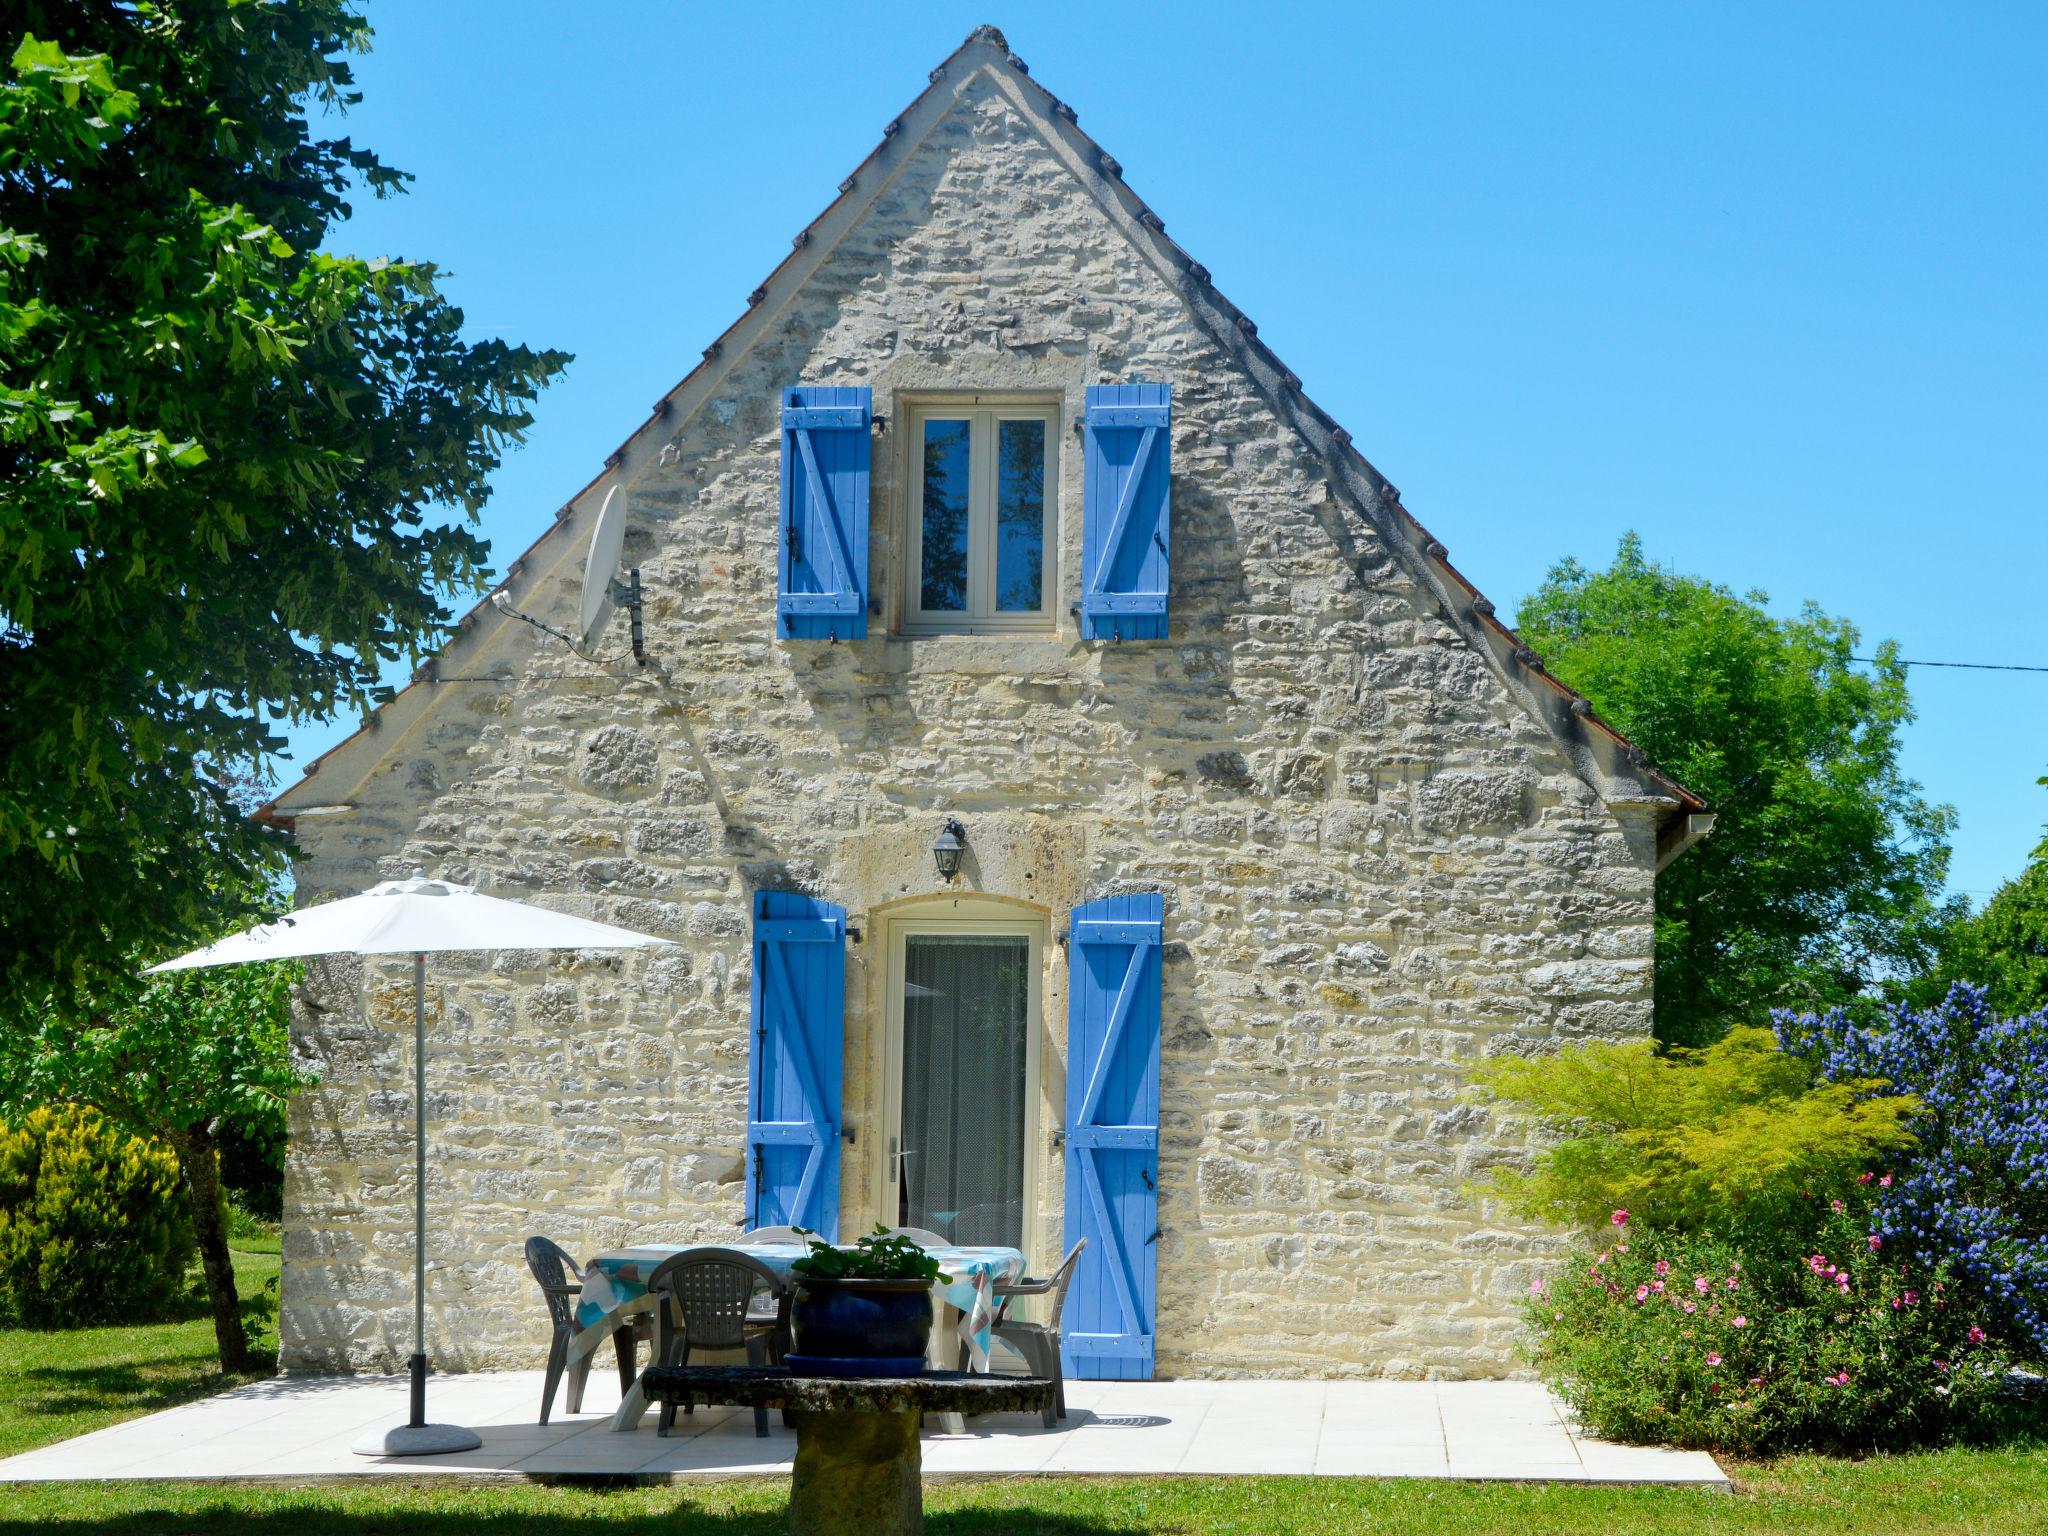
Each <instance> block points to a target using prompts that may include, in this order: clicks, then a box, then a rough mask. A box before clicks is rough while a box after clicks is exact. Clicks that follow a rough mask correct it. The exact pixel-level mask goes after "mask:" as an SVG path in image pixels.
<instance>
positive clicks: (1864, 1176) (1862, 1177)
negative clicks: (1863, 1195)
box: [1856, 1169, 1877, 1184]
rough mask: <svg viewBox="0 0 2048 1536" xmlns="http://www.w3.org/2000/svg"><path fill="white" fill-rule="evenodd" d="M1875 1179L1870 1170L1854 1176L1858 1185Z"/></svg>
mask: <svg viewBox="0 0 2048 1536" xmlns="http://www.w3.org/2000/svg"><path fill="white" fill-rule="evenodd" d="M1876 1177H1877V1175H1876V1174H1874V1173H1872V1172H1870V1170H1868V1169H1865V1170H1864V1171H1863V1172H1862V1173H1859V1174H1857V1175H1856V1182H1857V1183H1858V1184H1868V1183H1869V1182H1870V1181H1871V1180H1872V1179H1874V1178H1876Z"/></svg>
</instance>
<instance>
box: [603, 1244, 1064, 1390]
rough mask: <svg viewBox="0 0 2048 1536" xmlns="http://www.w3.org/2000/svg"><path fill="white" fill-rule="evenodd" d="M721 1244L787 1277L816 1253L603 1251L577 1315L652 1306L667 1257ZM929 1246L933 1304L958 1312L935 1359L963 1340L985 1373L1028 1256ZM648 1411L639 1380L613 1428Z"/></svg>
mask: <svg viewBox="0 0 2048 1536" xmlns="http://www.w3.org/2000/svg"><path fill="white" fill-rule="evenodd" d="M719 1246H728V1247H732V1248H734V1251H735V1252H739V1253H744V1254H746V1255H747V1256H748V1257H750V1258H755V1259H759V1260H760V1261H761V1262H762V1263H763V1264H765V1265H767V1266H768V1268H770V1269H772V1270H774V1271H775V1273H776V1274H777V1275H778V1276H779V1277H780V1278H781V1279H782V1281H783V1282H784V1283H785V1284H788V1283H789V1282H790V1281H791V1280H793V1279H794V1278H795V1272H794V1270H793V1268H792V1266H794V1265H795V1263H796V1261H797V1260H798V1259H800V1258H802V1257H804V1255H805V1254H807V1253H809V1252H810V1248H809V1247H808V1245H806V1244H803V1243H758V1244H756V1243H748V1244H744V1245H736V1244H725V1245H720V1244H704V1243H643V1244H640V1245H639V1246H637V1247H633V1248H620V1249H616V1250H614V1251H612V1252H610V1253H600V1254H599V1255H597V1257H595V1258H594V1259H592V1260H591V1261H590V1263H589V1264H588V1265H586V1266H585V1267H584V1271H583V1298H582V1301H581V1302H580V1303H579V1304H578V1306H577V1309H576V1321H577V1322H578V1323H581V1324H583V1325H584V1326H585V1327H588V1326H589V1325H590V1324H591V1323H594V1322H597V1321H599V1320H600V1319H602V1318H605V1317H608V1316H610V1315H612V1314H613V1313H615V1312H618V1311H621V1310H624V1309H638V1310H644V1309H645V1308H646V1307H647V1305H648V1302H647V1299H646V1298H647V1280H648V1277H649V1276H651V1275H652V1274H653V1273H654V1271H655V1269H656V1267H657V1266H659V1265H660V1263H661V1261H662V1260H663V1259H666V1258H669V1257H670V1256H671V1255H674V1254H678V1253H682V1252H683V1251H684V1250H685V1249H688V1248H701V1247H719ZM925 1251H926V1252H927V1253H929V1254H930V1255H931V1256H932V1257H933V1258H935V1259H937V1260H938V1261H939V1268H940V1270H941V1271H942V1276H941V1278H940V1279H939V1281H938V1282H937V1283H936V1284H934V1285H933V1286H932V1306H933V1308H934V1310H935V1311H936V1312H938V1314H939V1316H940V1317H941V1318H943V1317H944V1315H945V1311H946V1310H950V1311H951V1312H953V1313H955V1314H956V1315H957V1321H956V1323H955V1325H954V1327H953V1328H952V1329H950V1330H949V1329H945V1328H937V1327H935V1328H933V1329H932V1345H931V1352H930V1355H929V1357H928V1358H929V1359H930V1361H931V1363H932V1365H933V1366H934V1367H938V1368H950V1367H951V1366H952V1364H953V1355H954V1346H955V1344H956V1343H957V1344H964V1345H965V1346H966V1348H967V1358H968V1363H969V1365H970V1366H971V1367H972V1368H973V1370H974V1371H976V1372H979V1373H983V1374H985V1373H986V1372H987V1371H988V1368H989V1366H988V1346H989V1327H990V1324H991V1323H992V1322H993V1321H994V1319H995V1308H994V1305H993V1302H992V1299H991V1298H992V1293H993V1291H994V1288H995V1287H996V1286H998V1285H1008V1284H1010V1283H1011V1282H1013V1281H1016V1280H1018V1279H1021V1278H1022V1277H1023V1274H1024V1255H1023V1253H1022V1252H1020V1251H1019V1250H1017V1249H1015V1248H1001V1247H978V1246H976V1247H970V1246H947V1247H940V1248H927V1249H926V1250H925ZM656 1363H657V1364H658V1363H659V1362H656ZM646 1411H647V1395H646V1393H645V1392H644V1391H643V1390H642V1388H641V1384H640V1383H639V1382H638V1381H635V1382H634V1383H633V1386H632V1388H631V1389H630V1390H629V1391H628V1392H627V1393H626V1396H625V1399H624V1401H622V1402H621V1403H620V1404H619V1408H618V1412H617V1413H615V1414H613V1415H612V1428H613V1429H616V1430H628V1429H633V1428H635V1427H637V1426H638V1424H639V1423H640V1419H641V1416H642V1415H643V1414H645V1413H646ZM955 1427H957V1426H955Z"/></svg>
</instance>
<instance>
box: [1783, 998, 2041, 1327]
mask: <svg viewBox="0 0 2048 1536" xmlns="http://www.w3.org/2000/svg"><path fill="white" fill-rule="evenodd" d="M1773 1022H1774V1024H1775V1025H1776V1027H1777V1032H1778V1038H1779V1039H1780V1041H1782V1042H1783V1044H1784V1046H1785V1048H1786V1050H1787V1051H1790V1052H1792V1053H1795V1054H1797V1055H1800V1056H1803V1057H1806V1058H1807V1059H1809V1060H1810V1061H1812V1062H1813V1063H1814V1064H1816V1065H1817V1066H1818V1068H1819V1070H1820V1073H1821V1075H1822V1076H1823V1077H1824V1078H1826V1079H1827V1080H1829V1081H1831V1082H1834V1083H1838V1084H1839V1083H1845V1082H1853V1081H1859V1080H1865V1079H1869V1078H1873V1077H1879V1078H1884V1079H1886V1080H1887V1081H1888V1082H1890V1083H1891V1084H1892V1085H1893V1087H1894V1088H1895V1089H1896V1090H1897V1091H1898V1092H1901V1093H1907V1094H1911V1095H1913V1096H1914V1098H1915V1099H1916V1100H1917V1101H1918V1102H1917V1105H1916V1108H1915V1112H1914V1114H1913V1116H1912V1119H1911V1122H1910V1123H1911V1126H1912V1129H1913V1131H1914V1132H1915V1134H1916V1136H1917V1138H1918V1141H1917V1145H1916V1146H1915V1147H1914V1149H1913V1151H1912V1153H1911V1155H1910V1156H1909V1157H1903V1158H1897V1159H1894V1160H1893V1163H1892V1166H1891V1168H1890V1169H1889V1170H1888V1171H1885V1172H1882V1173H1879V1174H1876V1175H1875V1176H1874V1177H1872V1178H1871V1182H1870V1184H1869V1185H1868V1186H1867V1188H1868V1190H1869V1192H1870V1194H1871V1196H1872V1198H1873V1199H1874V1202H1875V1213H1876V1220H1875V1227H1876V1230H1877V1231H1878V1233H1879V1234H1880V1235H1881V1236H1882V1238H1883V1239H1884V1241H1885V1242H1887V1243H1888V1244H1890V1245H1891V1246H1892V1247H1894V1248H1896V1249H1899V1250H1902V1251H1904V1252H1907V1253H1909V1254H1911V1255H1913V1256H1915V1257H1917V1258H1919V1259H1921V1260H1923V1261H1931V1262H1941V1263H1945V1264H1947V1265H1948V1266H1950V1267H1951V1268H1952V1269H1953V1270H1954V1272H1955V1274H1956V1277H1957V1278H1958V1279H1959V1280H1963V1281H1965V1282H1967V1283H1968V1284H1969V1285H1970V1286H1972V1287H1973V1288H1975V1289H1976V1290H1977V1291H1978V1292H1979V1293H1981V1294H1982V1295H1983V1297H1984V1298H1985V1300H1986V1301H1987V1302H1988V1303H1989V1304H1990V1318H1991V1320H1995V1322H1996V1324H1997V1326H1996V1327H1995V1328H1994V1329H1993V1331H1994V1332H1995V1333H1999V1334H2002V1335H2003V1336H2005V1337H2007V1338H2010V1339H2012V1340H2013V1341H2014V1342H2015V1343H2019V1342H2021V1341H2025V1343H2027V1344H2028V1345H2030V1346H2031V1349H2032V1351H2033V1352H2034V1353H2035V1354H2036V1355H2037V1356H2043V1355H2048V1010H2044V1011H2043V1012H2040V1013H2033V1014H2027V1015H2024V1016H2022V1017H2019V1018H2012V1019H2002V1018H1999V1017H1997V1016H1995V1015H1994V1014H1993V1013H1992V1012H1991V1009H1990V1006H1989V1004H1988V1003H1987V1001H1986V998H1985V994H1984V992H1983V991H1982V989H1980V988H1977V987H1973V986H1968V985H1964V984H1958V985H1957V986H1955V987H1954V988H1952V989H1951V990H1950V992H1949V994H1948V996H1947V997H1946V998H1945V999H1944V1000H1943V1001H1942V1002H1941V1003H1940V1004H1939V1005H1938V1006H1936V1007H1933V1008H1929V1009H1926V1010H1924V1011H1920V1012H1914V1011H1912V1010H1909V1009H1905V1008H1896V1009H1893V1010H1891V1011H1890V1012H1889V1013H1888V1014H1887V1015H1886V1016H1884V1017H1883V1018H1882V1019H1880V1020H1879V1021H1878V1022H1877V1023H1875V1024H1862V1023H1858V1022H1857V1021H1856V1020H1854V1019H1852V1018H1851V1017H1850V1016H1849V1015H1847V1014H1846V1013H1843V1012H1841V1011H1839V1010H1838V1011H1836V1012H1833V1013H1826V1014H1821V1015H1813V1014H1801V1015H1793V1014H1790V1013H1785V1012H1780V1013H1778V1014H1775V1015H1774V1016H1773ZM1881 1166H1882V1165H1881ZM1987 1326H1989V1322H1987Z"/></svg>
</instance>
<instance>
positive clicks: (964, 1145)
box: [884, 924, 1038, 1248]
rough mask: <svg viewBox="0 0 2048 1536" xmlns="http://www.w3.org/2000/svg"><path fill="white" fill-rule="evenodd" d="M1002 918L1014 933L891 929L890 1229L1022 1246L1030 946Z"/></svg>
mask: <svg viewBox="0 0 2048 1536" xmlns="http://www.w3.org/2000/svg"><path fill="white" fill-rule="evenodd" d="M1005 926H1007V927H1010V928H1011V929H1013V931H1009V932H987V931H982V932H967V931H963V930H962V929H961V928H959V927H957V926H952V925H937V924H933V925H915V926H909V925H906V927H905V929H904V930H903V931H902V932H901V933H900V935H899V937H898V940H897V943H898V948H897V952H896V954H895V956H893V957H892V958H893V959H894V961H895V964H894V965H893V966H892V971H893V973H894V982H895V988H896V994H897V995H896V997H895V999H894V1001H895V1002H896V1004H897V1007H896V1008H895V1009H893V1010H892V1012H893V1013H894V1014H895V1022H896V1024H897V1028H896V1029H895V1030H894V1031H892V1034H893V1035H894V1037H895V1038H894V1042H893V1043H894V1045H895V1049H894V1051H893V1052H892V1053H891V1054H892V1056H893V1058H894V1060H893V1063H892V1072H891V1077H892V1079H893V1081H892V1083H891V1086H892V1087H893V1088H894V1090H895V1094H894V1097H895V1101H896V1114H895V1117H894V1119H895V1124H896V1136H895V1138H894V1140H893V1143H892V1145H891V1148H890V1162H891V1164H892V1168H891V1172H892V1173H893V1175H894V1184H895V1189H894V1191H893V1207H892V1214H893V1224H894V1225H897V1226H905V1227H923V1228H925V1229H927V1230H929V1231H932V1232H936V1233H938V1234H939V1235H940V1236H941V1237H943V1238H946V1239H948V1240H949V1241H952V1242H957V1243H963V1244H978V1243H993V1244H1000V1245H1002V1246H1005V1247H1010V1248H1022V1247H1024V1246H1025V1233H1026V1230H1027V1227H1028V1224H1029V1217H1030V1196H1031V1188H1032V1184H1033V1182H1034V1181H1033V1178H1032V1171H1031V1169H1030V1168H1029V1166H1028V1149H1029V1148H1030V1145H1031V1140H1030V1137H1031V1130H1032V1124H1033V1122H1034V1121H1035V1118H1036V1114H1035V1107H1036V1088H1035V1081H1036V1080H1035V1077H1034V1072H1035V1069H1036V1065H1037V1048H1036V1047H1037V1028H1036V1024H1035V1020H1036V1016H1037V1013H1036V1007H1035V1004H1036V996H1037V990H1038V988H1037V973H1038V964H1037V955H1036V950H1037V944H1036V942H1035V935H1034V934H1033V932H1031V931H1030V927H1031V925H1024V924H1013V925H1005ZM884 1198H885V1200H887V1199H890V1198H891V1196H890V1193H889V1192H888V1191H887V1190H886V1189H885V1196H884Z"/></svg>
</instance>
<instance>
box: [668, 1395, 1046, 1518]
mask: <svg viewBox="0 0 2048 1536" xmlns="http://www.w3.org/2000/svg"><path fill="white" fill-rule="evenodd" d="M640 1381H641V1385H642V1386H643V1387H644V1388H645V1390H646V1393H647V1398H648V1401H650V1402H659V1403H674V1404H676V1405H677V1406H678V1407H683V1406H687V1405H691V1404H696V1403H706V1404H710V1403H721V1404H727V1405H730V1406H733V1407H738V1408H755V1407H760V1408H781V1409H784V1410H786V1411H787V1412H788V1414H789V1421H790V1424H791V1425H792V1426H793V1427H794V1428H795V1430H796V1467H795V1472H794V1476H793V1477H792V1480H791V1483H790V1489H789V1529H790V1532H791V1536H853V1533H856V1532H858V1533H860V1536H918V1533H920V1532H922V1531H923V1530H924V1483H923V1469H924V1455H923V1451H922V1449H921V1447H920V1445H919V1442H918V1428H919V1420H920V1417H921V1416H922V1415H923V1414H927V1413H962V1414H966V1413H1006V1412H1007V1413H1019V1412H1032V1413H1038V1412H1043V1411H1044V1410H1045V1408H1046V1406H1047V1405H1048V1404H1050V1403H1051V1402H1052V1400H1053V1390H1054V1388H1053V1384H1052V1383H1051V1382H1050V1381H1048V1380H1046V1379H1045V1378H1043V1377H1039V1376H981V1375H974V1374H970V1373H967V1372H961V1371H927V1372H926V1373H925V1374H923V1375H922V1376H876V1377H847V1376H797V1375H793V1374H791V1373H790V1372H789V1371H788V1370H786V1369H784V1368H783V1367H781V1366H740V1365H719V1366H698V1367H684V1368H677V1367H670V1366H649V1367H648V1368H647V1369H646V1370H645V1371H643V1372H642V1373H641V1376H640Z"/></svg>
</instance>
